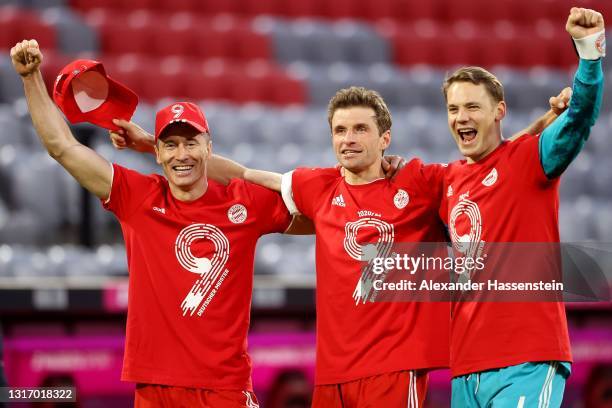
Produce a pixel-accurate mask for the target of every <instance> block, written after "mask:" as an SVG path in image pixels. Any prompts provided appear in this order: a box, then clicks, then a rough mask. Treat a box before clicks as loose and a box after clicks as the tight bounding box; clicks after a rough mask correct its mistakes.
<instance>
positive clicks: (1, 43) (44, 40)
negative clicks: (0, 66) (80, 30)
mask: <svg viewBox="0 0 612 408" xmlns="http://www.w3.org/2000/svg"><path fill="white" fill-rule="evenodd" d="M33 38H34V39H37V41H38V43H39V44H40V46H41V48H43V49H50V50H52V49H55V48H56V46H57V38H56V33H55V29H54V28H53V27H51V26H49V25H48V24H47V23H45V22H44V21H41V19H40V17H39V15H38V14H37V13H35V12H32V11H30V10H26V9H19V8H16V7H13V6H3V7H0V49H7V50H8V49H10V48H12V47H13V46H14V45H15V44H16V43H17V42H19V41H21V40H24V39H33Z"/></svg>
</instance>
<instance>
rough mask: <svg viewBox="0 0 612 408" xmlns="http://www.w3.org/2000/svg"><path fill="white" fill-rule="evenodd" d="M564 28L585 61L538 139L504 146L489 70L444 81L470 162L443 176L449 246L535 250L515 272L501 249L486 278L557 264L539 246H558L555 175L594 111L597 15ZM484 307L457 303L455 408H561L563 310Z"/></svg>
mask: <svg viewBox="0 0 612 408" xmlns="http://www.w3.org/2000/svg"><path fill="white" fill-rule="evenodd" d="M566 29H567V31H568V33H569V34H570V35H571V36H572V37H573V39H574V42H575V43H576V48H577V50H578V52H579V55H580V58H581V59H580V64H579V68H578V71H577V73H576V76H575V80H574V94H573V97H572V100H571V102H570V105H569V108H568V110H567V111H566V112H565V113H564V114H562V115H561V116H560V117H559V119H557V120H556V121H555V122H554V123H553V124H552V125H551V126H550V127H548V128H547V129H546V130H544V132H542V134H541V135H537V136H533V135H525V136H522V137H520V138H518V139H517V140H515V141H513V142H509V141H503V139H502V137H501V120H502V119H503V118H504V116H505V114H506V105H505V102H504V95H503V87H502V85H501V83H500V82H499V81H498V80H497V78H495V76H493V75H492V74H490V73H489V72H487V71H486V70H484V69H482V68H478V67H468V68H462V69H459V70H458V71H456V72H455V73H453V74H452V75H450V76H449V77H448V78H447V79H446V81H445V83H444V95H445V97H446V102H447V110H448V123H449V127H450V130H451V133H452V135H453V138H454V140H455V142H456V143H457V147H458V148H459V150H460V151H461V153H462V154H463V155H464V156H465V158H466V159H465V160H461V161H458V162H454V163H451V164H450V165H449V166H448V168H447V172H446V175H445V178H444V182H445V196H446V201H447V203H446V204H445V205H444V206H443V208H446V211H443V214H442V216H443V218H444V219H446V220H447V222H448V226H449V232H450V236H451V239H452V241H453V246H454V247H455V249H456V250H457V251H459V252H461V253H463V254H464V255H465V256H469V257H479V256H485V254H490V253H491V252H494V253H495V252H500V251H501V249H499V247H500V246H501V245H503V244H500V243H531V244H530V246H521V248H525V250H524V251H523V252H522V254H521V257H522V258H525V257H529V256H531V255H533V254H535V256H534V258H536V259H537V262H535V263H533V264H531V265H529V267H530V269H529V270H527V271H520V270H519V271H515V269H516V261H517V260H518V258H517V257H516V256H512V254H514V253H515V252H516V248H512V247H510V246H508V245H506V247H505V248H506V249H507V250H508V253H507V254H506V255H505V256H501V257H495V259H496V261H497V263H496V264H495V267H494V268H493V267H491V268H490V269H491V270H490V271H489V272H488V274H487V276H489V275H490V274H491V272H492V271H493V270H494V271H495V274H496V275H494V276H493V277H492V278H491V279H495V278H496V276H498V275H499V274H502V273H505V271H507V270H512V271H514V272H513V275H514V276H532V277H533V276H535V277H538V276H543V274H544V273H545V272H546V270H547V269H550V265H551V263H550V262H549V261H550V259H554V258H552V257H548V258H546V257H545V255H550V254H552V255H555V252H554V251H551V250H550V249H547V247H546V246H545V245H543V244H541V243H547V242H548V243H558V242H559V225H558V208H559V195H558V188H559V176H560V175H561V174H562V172H563V171H564V170H565V168H566V167H567V166H568V165H569V163H570V162H571V160H572V159H573V158H574V157H575V156H576V154H578V152H579V150H580V148H581V147H582V145H583V144H584V142H585V140H586V139H587V138H588V135H589V131H590V127H591V126H592V125H593V124H594V123H595V120H596V118H597V115H598V113H599V107H600V105H601V98H602V91H603V74H602V69H601V57H602V56H603V55H605V54H604V50H605V48H604V47H605V45H602V44H605V38H604V23H603V17H602V16H601V14H599V13H597V12H595V11H593V10H588V9H579V8H573V9H572V10H571V12H570V16H569V17H568V20H567V25H566ZM538 243H540V244H538ZM496 246H497V247H496ZM515 246H518V244H517V245H515ZM548 246H549V247H550V245H548ZM530 252H531V254H530ZM489 261H490V260H488V261H487V262H489ZM546 262H549V264H548V265H545V264H546ZM552 265H553V267H554V262H553V263H552ZM475 273H476V274H479V273H481V272H475ZM520 280H521V278H520V277H518V278H516V281H520ZM519 295H521V293H518V292H517V293H516V295H515V299H517V301H518V300H520V298H519ZM499 296H501V295H499ZM549 299H551V300H554V299H555V298H552V297H551V298H549ZM488 300H490V301H480V302H474V301H466V302H457V303H455V304H454V305H453V319H452V326H451V352H450V363H451V371H452V375H453V377H454V378H453V387H452V388H453V396H452V406H453V407H457V408H459V407H471V406H503V407H506V406H508V407H510V406H512V407H515V406H518V407H523V406H525V407H535V406H539V407H549V406H554V407H558V406H560V405H561V401H562V398H563V390H564V386H565V380H566V379H567V377H568V376H569V373H570V362H571V360H572V357H571V352H570V344H569V337H568V330H567V321H566V317H565V309H564V306H563V304H562V303H559V302H555V301H548V302H535V301H532V302H530V303H519V302H496V301H495V300H496V299H495V298H489V299H488ZM498 300H499V299H498Z"/></svg>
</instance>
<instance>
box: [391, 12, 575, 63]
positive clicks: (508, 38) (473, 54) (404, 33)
mask: <svg viewBox="0 0 612 408" xmlns="http://www.w3.org/2000/svg"><path fill="white" fill-rule="evenodd" d="M380 31H381V33H382V34H383V35H384V36H385V37H387V38H388V39H389V41H391V43H392V47H393V59H394V62H395V63H397V64H399V65H415V64H428V65H438V66H456V65H480V66H487V67H491V66H495V65H508V66H514V67H519V68H520V67H533V66H535V65H541V66H548V67H551V68H561V69H563V68H567V67H570V66H572V65H574V64H576V62H577V59H576V54H575V52H574V47H573V45H572V43H571V40H570V38H569V36H568V34H567V33H566V32H565V30H564V26H563V25H559V24H554V23H552V22H550V21H546V22H545V21H541V22H540V26H539V28H533V27H530V26H517V25H515V24H512V23H510V22H498V23H496V24H493V25H489V26H486V27H483V26H479V25H477V24H474V23H473V22H466V21H464V22H458V23H457V24H454V25H452V26H448V25H440V24H436V23H434V22H432V21H425V20H423V21H420V22H418V23H417V24H415V25H412V26H410V27H400V28H397V27H396V28H390V26H389V25H385V26H384V27H381V30H380Z"/></svg>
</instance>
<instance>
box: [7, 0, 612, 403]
mask: <svg viewBox="0 0 612 408" xmlns="http://www.w3.org/2000/svg"><path fill="white" fill-rule="evenodd" d="M573 5H577V6H583V7H590V8H594V9H596V10H598V11H601V12H602V13H603V14H604V17H606V18H607V20H606V21H607V22H608V24H611V22H612V1H609V0H593V1H584V0H575V1H570V0H497V1H495V2H492V1H488V0H464V1H453V0H424V1H417V0H376V1H373V0H333V1H332V0H293V1H286V0H172V1H170V0H130V1H123V0H21V1H6V0H0V48H1V49H2V52H0V316H1V317H0V322H1V324H2V326H3V332H4V359H5V371H6V373H7V377H8V382H9V384H10V385H11V386H40V385H43V384H47V385H53V384H75V385H76V387H77V390H78V395H79V401H78V405H79V406H81V407H107V406H111V405H113V406H116V407H129V406H131V404H132V392H133V391H132V390H133V386H132V385H131V384H122V383H121V382H120V381H119V370H120V365H121V356H122V347H123V334H124V322H125V320H124V314H125V307H126V304H127V303H126V302H127V299H126V293H127V292H126V285H127V284H126V277H127V270H126V260H125V253H124V248H123V245H122V239H121V233H120V229H119V226H118V223H117V222H115V220H114V219H113V217H112V216H111V215H110V214H109V213H106V212H105V211H104V210H103V209H102V207H101V206H100V205H99V204H98V203H97V202H96V200H94V199H93V198H92V197H90V196H89V195H87V194H86V193H84V192H83V191H82V190H81V189H80V188H79V186H78V185H77V184H76V183H75V182H74V181H73V180H72V179H71V178H70V177H69V176H68V175H67V173H65V172H64V171H63V169H61V168H60V166H58V165H57V164H56V163H54V162H53V161H52V160H51V159H50V158H49V157H48V155H47V154H46V152H45V151H43V149H42V147H41V145H40V144H39V142H38V140H37V137H36V135H35V132H34V130H33V128H32V125H31V122H30V119H29V116H28V112H27V105H26V103H25V100H24V98H23V90H22V87H21V81H20V80H19V78H18V77H17V75H16V74H15V73H14V72H13V69H12V67H11V62H10V58H9V56H8V49H9V48H10V47H12V46H13V45H14V44H15V43H16V42H17V41H19V40H21V39H24V38H28V39H29V38H36V39H37V40H38V41H39V43H40V44H41V47H42V50H43V52H44V57H45V60H44V64H43V70H44V74H45V79H46V81H47V83H48V84H51V83H52V81H53V80H54V78H55V76H56V74H57V73H58V72H59V70H60V69H61V68H62V67H63V66H64V65H65V64H66V63H68V62H69V61H71V60H72V59H75V58H77V57H87V58H95V59H99V60H101V61H102V62H103V63H104V65H105V67H106V70H107V72H108V73H109V74H110V75H111V76H113V77H115V78H116V79H118V80H120V81H122V82H124V83H125V84H127V85H128V86H130V87H131V88H132V89H134V90H135V91H136V92H137V93H138V94H139V96H140V98H141V102H140V105H139V107H138V110H137V112H136V114H135V116H134V118H133V119H134V121H136V122H137V123H139V124H140V125H141V126H143V127H144V128H145V129H147V130H148V131H150V132H152V130H153V120H154V114H155V111H156V109H157V108H158V107H159V106H161V105H164V104H166V103H168V102H169V101H171V100H177V99H188V100H193V101H196V102H197V103H199V104H200V106H202V107H203V108H204V110H205V112H206V115H207V117H208V121H209V123H210V126H211V128H212V134H213V141H214V150H215V152H216V153H219V154H223V155H226V156H228V157H230V158H232V159H234V160H237V161H238V162H240V163H243V164H245V165H247V166H251V167H255V168H262V169H270V170H276V171H287V170H290V169H292V168H294V167H296V166H300V165H308V166H330V165H333V164H334V163H335V159H334V156H333V154H332V150H331V148H330V147H331V144H330V138H329V129H328V125H327V121H326V113H325V107H326V104H327V102H328V100H329V98H330V97H331V96H332V95H333V94H334V93H335V91H336V90H337V89H339V88H342V87H346V86H349V85H362V86H366V87H370V88H374V89H376V90H378V91H379V92H380V93H381V94H382V95H383V97H384V98H385V99H386V101H387V102H388V104H389V105H390V108H391V111H392V114H393V121H394V126H393V141H392V149H391V153H393V154H399V155H403V156H404V157H413V156H420V157H422V158H423V159H424V160H426V161H442V162H446V161H449V160H453V159H456V158H457V154H456V152H455V145H454V143H453V142H452V141H451V138H450V135H449V133H448V129H447V125H446V114H445V109H444V101H443V97H442V95H441V92H440V86H441V84H442V80H443V77H444V75H445V73H446V72H447V71H449V70H450V69H452V68H453V67H455V66H458V65H464V64H470V65H482V66H485V67H488V68H490V69H491V70H492V71H493V72H494V73H495V74H497V75H498V76H499V77H500V79H501V80H502V82H503V83H504V84H505V86H506V99H507V102H508V105H509V112H510V114H509V116H508V118H507V119H506V120H505V121H504V126H503V128H504V134H505V135H507V136H510V135H511V134H512V133H513V132H515V131H517V130H519V129H521V128H523V127H524V126H525V125H527V124H528V122H529V121H530V120H532V119H533V118H535V117H537V116H538V115H540V114H541V113H543V112H544V110H546V108H547V105H548V97H549V96H552V95H556V94H557V93H558V92H559V91H560V90H561V89H562V88H563V87H565V86H570V85H571V79H572V73H573V70H574V68H575V63H576V61H577V59H576V56H575V54H574V51H573V47H572V44H571V42H570V40H569V38H568V36H567V34H566V32H565V30H564V25H565V20H566V18H567V14H568V12H569V9H570V7H571V6H573ZM608 59H609V58H608ZM609 65H610V64H609V62H608V61H606V62H605V64H604V66H605V68H606V67H608V66H609ZM606 77H607V78H608V80H607V84H606V92H605V94H604V104H603V108H602V114H601V117H600V119H599V121H598V123H597V124H596V126H595V127H594V129H593V132H592V135H591V139H590V140H589V142H588V143H587V145H586V148H585V150H584V151H583V152H582V153H581V155H580V156H579V157H578V159H577V160H576V162H575V163H574V164H573V165H572V166H571V168H570V169H569V170H568V171H567V173H566V175H565V176H564V179H563V182H562V191H561V195H562V202H561V212H560V224H561V231H562V240H563V241H565V242H584V241H600V242H612V203H611V201H610V198H611V197H612V161H611V160H610V159H609V157H610V156H611V154H612V143H611V142H610V140H609V139H610V134H611V133H612V115H611V114H610V111H611V110H612V103H611V102H610V97H611V96H612V70H606ZM73 129H74V130H75V131H76V133H77V134H78V137H79V139H80V140H81V141H83V142H85V143H87V144H89V145H90V146H92V147H93V148H95V149H96V150H97V151H98V152H100V154H102V155H103V156H105V157H106V158H107V159H109V160H112V161H116V162H118V163H120V164H122V165H126V166H128V167H131V168H134V169H137V170H140V171H142V172H147V173H150V172H159V169H158V167H157V165H156V164H155V162H154V160H153V158H152V157H147V156H145V155H141V154H137V153H133V152H117V151H114V150H113V149H112V147H111V145H110V143H109V141H108V138H107V133H106V132H105V131H104V130H101V129H97V128H95V127H92V126H89V125H78V126H74V127H73ZM255 274H256V275H255V278H256V285H255V293H254V299H253V322H252V330H251V336H250V349H251V353H252V357H253V361H254V374H253V376H254V384H255V387H256V392H257V395H258V397H259V399H260V402H261V403H262V406H263V407H270V408H275V407H295V408H297V407H305V406H308V404H309V396H310V392H311V387H312V380H313V364H314V318H315V313H314V291H313V290H314V281H315V279H314V239H313V238H312V237H286V236H268V237H265V238H264V239H262V240H261V242H260V244H259V246H258V252H257V258H256V270H255ZM611 311H612V307H610V304H591V305H588V306H585V305H581V306H577V305H569V306H568V316H569V320H570V327H571V336H572V343H573V344H572V346H573V352H574V356H575V359H576V363H575V365H574V373H573V375H572V377H571V379H570V381H569V383H568V387H567V392H566V399H565V403H564V406H567V407H610V406H612V314H611V313H610V312H611ZM436 324H437V323H436ZM517 335H518V334H517ZM525 341H528V339H526V340H525ZM449 393H450V387H449V382H448V373H446V372H439V373H435V374H434V375H433V376H432V380H431V389H430V395H429V401H428V406H429V407H446V406H448V405H449ZM20 406H23V405H20Z"/></svg>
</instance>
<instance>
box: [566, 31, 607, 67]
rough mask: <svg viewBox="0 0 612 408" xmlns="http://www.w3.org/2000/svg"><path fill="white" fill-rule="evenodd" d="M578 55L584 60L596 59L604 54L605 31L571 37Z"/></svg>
mask: <svg viewBox="0 0 612 408" xmlns="http://www.w3.org/2000/svg"><path fill="white" fill-rule="evenodd" d="M572 39H573V40H574V44H575V45H576V52H578V56H579V57H580V58H581V59H584V60H596V59H599V58H601V57H605V56H606V31H605V30H601V31H600V32H598V33H595V34H591V35H587V36H586V37H583V38H578V39H576V38H572Z"/></svg>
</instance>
